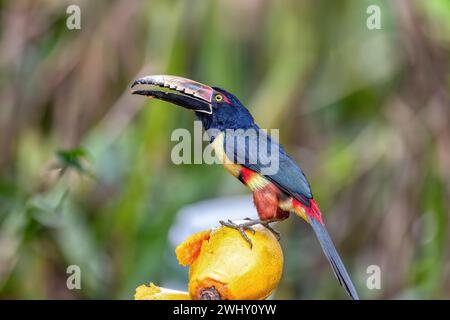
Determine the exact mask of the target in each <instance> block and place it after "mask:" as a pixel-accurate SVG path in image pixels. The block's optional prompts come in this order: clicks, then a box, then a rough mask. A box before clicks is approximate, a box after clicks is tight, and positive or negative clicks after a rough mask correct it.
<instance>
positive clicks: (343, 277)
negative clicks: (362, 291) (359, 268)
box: [308, 217, 359, 300]
mask: <svg viewBox="0 0 450 320" xmlns="http://www.w3.org/2000/svg"><path fill="white" fill-rule="evenodd" d="M308 220H309V223H310V224H311V226H312V228H313V230H314V232H315V233H316V236H317V239H318V240H319V242H320V246H321V247H322V249H323V252H324V253H325V256H326V257H327V259H328V261H329V262H330V264H331V267H332V268H333V271H334V274H335V276H336V278H337V279H338V280H339V283H340V284H341V286H342V287H344V289H345V290H346V291H347V293H348V295H349V296H350V297H351V298H352V299H353V300H359V297H358V294H357V293H356V290H355V287H354V286H353V283H352V280H351V279H350V276H349V275H348V273H347V270H346V269H345V267H344V264H343V263H342V260H341V258H340V257H339V254H338V253H337V251H336V248H335V246H334V244H333V241H332V240H331V238H330V235H329V234H328V231H327V229H326V228H325V226H324V225H323V224H322V223H321V222H320V221H319V220H317V219H315V218H312V217H308Z"/></svg>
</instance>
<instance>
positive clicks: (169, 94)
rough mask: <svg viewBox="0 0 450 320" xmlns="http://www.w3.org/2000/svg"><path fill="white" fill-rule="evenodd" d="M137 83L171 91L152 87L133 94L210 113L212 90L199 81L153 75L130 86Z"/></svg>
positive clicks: (133, 85)
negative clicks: (166, 89)
mask: <svg viewBox="0 0 450 320" xmlns="http://www.w3.org/2000/svg"><path fill="white" fill-rule="evenodd" d="M137 85H151V86H156V87H161V88H168V89H171V90H173V91H162V90H158V88H154V89H153V90H135V91H133V92H132V93H133V94H140V95H142V96H147V97H153V98H156V99H160V100H164V101H167V102H171V103H173V104H176V105H178V106H181V107H183V108H186V109H189V110H193V111H196V112H204V113H209V114H211V113H212V106H211V100H212V95H213V92H214V90H213V88H211V87H209V86H207V85H204V84H201V83H199V82H196V81H193V80H190V79H186V78H182V77H176V76H168V75H155V76H147V77H143V78H140V79H137V80H136V81H134V82H133V84H132V85H131V88H134V87H135V86H137Z"/></svg>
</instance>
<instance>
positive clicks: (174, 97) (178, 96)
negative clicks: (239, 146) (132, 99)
mask: <svg viewBox="0 0 450 320" xmlns="http://www.w3.org/2000/svg"><path fill="white" fill-rule="evenodd" d="M138 84H150V85H152V86H158V87H165V88H169V89H172V90H174V91H172V92H171V91H162V90H136V91H133V94H140V95H144V96H148V97H152V98H156V99H160V100H164V101H167V102H171V103H173V104H176V105H178V106H181V107H183V108H186V109H189V110H193V111H195V113H196V115H197V117H198V118H199V119H200V120H201V121H202V123H203V126H204V127H205V129H206V130H208V129H218V130H221V131H222V130H225V129H248V128H250V127H252V125H253V124H254V121H253V117H252V116H251V114H250V112H248V110H247V109H246V108H245V107H244V106H243V105H242V103H241V102H240V101H239V99H238V98H237V97H236V96H235V95H233V94H231V93H229V92H227V91H225V90H224V89H221V88H217V87H210V86H207V85H204V84H201V83H199V82H196V81H193V80H190V79H186V78H181V77H176V76H168V75H157V76H147V77H144V78H140V79H138V80H136V81H135V82H134V83H133V85H132V87H134V86H136V85H138Z"/></svg>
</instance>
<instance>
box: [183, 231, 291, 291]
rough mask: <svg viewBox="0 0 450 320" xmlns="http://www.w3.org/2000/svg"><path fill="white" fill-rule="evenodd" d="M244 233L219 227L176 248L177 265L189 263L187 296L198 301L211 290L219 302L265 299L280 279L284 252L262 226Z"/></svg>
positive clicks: (200, 234)
mask: <svg viewBox="0 0 450 320" xmlns="http://www.w3.org/2000/svg"><path fill="white" fill-rule="evenodd" d="M254 229H255V230H256V233H255V235H253V234H252V232H251V231H246V234H247V236H248V237H249V238H250V239H251V241H252V243H253V248H252V249H250V246H249V244H248V243H247V242H246V241H245V240H244V238H243V237H242V235H241V234H240V233H239V231H237V230H235V229H231V228H227V227H220V228H217V229H213V230H211V231H203V232H200V233H198V234H194V235H192V236H190V237H189V238H188V239H186V241H184V242H183V243H182V244H180V245H179V246H178V247H177V249H176V254H177V258H178V261H179V263H180V264H182V265H187V264H190V270H189V294H190V296H191V298H192V299H200V298H201V294H202V292H203V291H204V290H205V289H210V288H211V287H214V289H215V290H216V291H217V292H218V293H219V294H220V298H221V299H229V300H236V299H264V298H267V296H269V295H270V294H271V292H272V291H273V290H274V289H275V287H276V286H277V284H278V282H279V281H280V278H281V273H282V270H283V252H282V250H281V247H280V245H279V243H278V241H277V239H276V238H275V236H274V235H273V234H272V233H271V232H270V231H269V230H267V229H266V228H264V227H263V226H260V225H257V226H255V227H254Z"/></svg>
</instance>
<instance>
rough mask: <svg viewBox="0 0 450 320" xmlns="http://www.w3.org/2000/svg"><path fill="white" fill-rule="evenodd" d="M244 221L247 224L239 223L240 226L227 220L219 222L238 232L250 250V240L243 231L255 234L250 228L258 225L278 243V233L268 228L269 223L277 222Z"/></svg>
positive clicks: (251, 245) (248, 219)
mask: <svg viewBox="0 0 450 320" xmlns="http://www.w3.org/2000/svg"><path fill="white" fill-rule="evenodd" d="M244 220H246V221H247V222H244V223H240V224H237V223H234V222H233V221H231V220H228V221H227V222H225V221H219V222H220V224H221V225H223V226H225V227H228V228H232V229H236V230H239V232H240V233H241V235H242V237H243V238H244V239H245V241H247V242H248V244H249V245H250V249H251V248H252V247H253V243H252V241H251V240H250V238H249V237H248V236H247V235H246V234H245V230H249V231H251V232H252V233H253V234H255V232H256V231H255V229H253V228H252V226H254V225H257V224H260V225H262V226H264V227H265V228H266V229H268V230H269V231H270V232H272V233H273V235H274V236H275V237H276V238H277V240H278V241H280V233H279V232H278V231H276V230H275V229H273V228H272V227H271V226H270V223H272V222H275V221H278V220H265V221H263V220H259V219H250V218H245V219H244Z"/></svg>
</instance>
